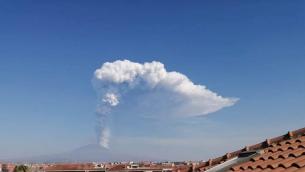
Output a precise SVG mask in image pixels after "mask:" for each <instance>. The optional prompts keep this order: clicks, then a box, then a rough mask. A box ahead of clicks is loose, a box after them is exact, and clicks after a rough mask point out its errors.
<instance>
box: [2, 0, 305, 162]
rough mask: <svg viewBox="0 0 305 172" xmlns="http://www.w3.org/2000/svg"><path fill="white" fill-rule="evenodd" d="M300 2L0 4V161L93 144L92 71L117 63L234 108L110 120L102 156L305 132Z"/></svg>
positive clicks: (236, 143)
mask: <svg viewBox="0 0 305 172" xmlns="http://www.w3.org/2000/svg"><path fill="white" fill-rule="evenodd" d="M304 5H305V4H304V1H293V2H288V1H282V2H278V1H268V2H266V1H258V2H243V1H234V2H227V1H221V2H200V1H193V3H186V2H184V1H177V2H175V3H173V1H168V2H161V1H145V2H141V1H131V2H125V1H115V2H99V1H91V2H84V1H73V2H72V1H71V2H69V1H45V2H40V1H31V3H26V2H19V3H16V2H8V1H7V2H5V1H3V2H0V14H1V15H0V21H2V22H1V23H2V24H1V27H0V40H2V41H0V69H1V72H0V78H1V85H0V97H1V98H0V121H1V122H2V124H1V125H0V136H1V137H2V138H3V139H1V140H2V142H1V143H0V152H1V154H0V159H5V158H18V157H24V156H25V155H26V156H37V155H48V154H56V153H62V152H67V151H70V150H73V149H77V148H79V147H82V146H84V145H88V144H93V143H96V142H97V139H96V132H95V128H94V126H95V125H96V115H95V110H96V104H97V95H96V92H95V90H94V88H93V86H92V79H93V77H94V71H95V70H96V69H98V68H100V67H101V66H102V65H103V64H104V63H105V62H114V61H116V60H124V59H127V60H130V61H132V62H137V63H141V64H142V63H145V62H152V61H159V62H161V63H163V64H164V66H165V68H166V69H167V71H177V72H180V73H182V74H184V75H185V76H187V77H188V78H189V79H190V80H191V81H192V82H193V83H194V84H198V85H205V86H207V89H209V90H211V91H213V92H216V93H217V94H219V95H221V96H223V97H236V98H239V101H238V102H237V103H236V104H235V105H234V106H231V107H227V108H224V109H221V110H220V111H217V112H214V113H210V114H208V115H205V116H202V117H193V118H188V119H185V120H172V121H166V122H164V121H163V122H160V121H158V120H155V119H153V118H137V119H135V118H133V116H131V115H127V116H123V115H122V114H121V115H117V116H115V115H114V116H112V117H113V118H112V119H111V121H110V122H109V124H110V125H111V126H112V133H113V134H114V135H113V136H112V139H111V144H112V145H111V147H110V150H113V151H118V152H124V153H129V154H132V153H135V154H139V155H147V154H149V155H151V156H152V157H156V156H162V157H164V158H168V159H173V160H186V159H194V160H198V159H206V158H210V157H216V156H217V155H222V154H223V153H224V152H230V151H232V150H236V149H238V148H240V147H244V146H245V145H247V144H251V143H257V142H260V141H262V140H264V139H266V138H270V137H273V136H277V135H280V134H282V133H285V132H286V131H289V130H294V129H297V128H302V127H304V122H305V118H304V115H305V106H304V102H305V77H304V73H305V51H304V50H305V49H304V47H305V42H304V40H305V22H304V21H305V10H304ZM20 140H21V141H20Z"/></svg>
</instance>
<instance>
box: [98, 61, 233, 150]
mask: <svg viewBox="0 0 305 172" xmlns="http://www.w3.org/2000/svg"><path fill="white" fill-rule="evenodd" d="M93 85H94V88H95V90H96V91H97V94H98V105H97V111H96V112H97V116H98V131H99V132H98V134H99V135H98V139H99V143H100V145H101V146H103V147H105V148H108V147H109V137H110V129H109V128H108V126H107V123H108V120H109V118H110V115H111V111H112V109H113V108H116V107H117V106H119V105H120V104H121V102H120V100H121V99H122V100H123V99H126V98H127V99H128V101H129V102H132V106H125V109H124V113H125V112H126V114H128V111H130V112H133V113H132V114H134V115H135V114H148V115H155V116H158V115H159V116H162V117H164V116H175V117H192V116H200V115H206V114H209V113H212V112H216V111H218V110H220V109H222V108H224V107H228V106H232V105H234V104H235V103H236V102H237V100H238V99H237V98H225V97H222V96H220V95H218V94H216V93H215V92H212V91H211V90H209V89H207V88H206V86H204V85H196V84H194V83H193V82H192V81H191V80H190V79H189V78H188V77H187V76H185V75H183V74H181V73H179V72H175V71H173V72H168V71H166V69H165V67H164V65H163V64H162V63H160V62H156V61H153V62H148V63H144V64H140V63H135V62H131V61H128V60H117V61H114V62H106V63H104V64H103V65H102V66H101V68H99V69H96V71H95V73H94V77H93ZM135 90H137V91H135ZM135 92H136V93H137V94H134V93H135ZM134 97H136V98H134Z"/></svg>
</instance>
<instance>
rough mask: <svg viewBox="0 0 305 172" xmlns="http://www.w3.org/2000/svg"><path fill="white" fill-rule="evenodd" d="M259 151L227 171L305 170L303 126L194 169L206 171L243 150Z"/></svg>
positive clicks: (300, 171)
mask: <svg viewBox="0 0 305 172" xmlns="http://www.w3.org/2000/svg"><path fill="white" fill-rule="evenodd" d="M258 150H261V151H260V155H258V156H255V157H252V158H250V159H249V160H248V161H246V162H242V163H240V164H236V165H234V166H233V167H231V168H230V169H229V170H228V171H231V172H233V171H234V172H243V171H250V172H254V171H272V172H273V171H276V172H281V171H283V172H287V171H288V172H289V171H299V172H305V128H302V129H299V130H295V131H290V132H288V133H287V134H285V135H282V136H279V137H275V138H272V139H267V140H265V141H264V142H261V143H258V144H255V145H252V146H246V147H245V148H243V149H241V150H238V151H235V152H232V153H228V155H230V156H226V155H227V154H226V155H224V156H222V157H218V158H215V159H211V160H209V161H208V162H205V163H201V164H200V165H199V166H198V167H197V168H196V170H197V171H206V170H207V169H210V168H212V167H214V166H216V165H218V164H221V163H222V162H223V161H227V160H229V159H230V158H233V157H237V156H238V155H239V154H240V153H241V152H244V151H258Z"/></svg>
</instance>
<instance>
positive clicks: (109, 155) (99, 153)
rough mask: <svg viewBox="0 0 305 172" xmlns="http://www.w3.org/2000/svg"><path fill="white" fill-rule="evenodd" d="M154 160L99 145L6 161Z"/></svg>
mask: <svg viewBox="0 0 305 172" xmlns="http://www.w3.org/2000/svg"><path fill="white" fill-rule="evenodd" d="M143 160H153V159H152V158H148V157H146V158H145V157H138V156H134V155H127V154H122V153H118V152H115V151H113V150H111V149H105V148H102V147H100V146H99V145H97V144H89V145H85V146H82V147H80V148H77V149H74V150H72V151H69V152H66V153H60V154H53V155H42V156H36V157H24V158H17V159H7V160H4V161H13V162H28V163H31V162H37V163H42V162H49V163H51V162H116V161H143Z"/></svg>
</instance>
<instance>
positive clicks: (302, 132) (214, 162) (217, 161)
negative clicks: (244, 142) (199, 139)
mask: <svg viewBox="0 0 305 172" xmlns="http://www.w3.org/2000/svg"><path fill="white" fill-rule="evenodd" d="M302 135H305V127H304V128H300V129H297V130H294V131H288V132H287V133H286V134H284V135H281V136H278V137H274V138H271V139H266V140H265V141H263V142H260V143H257V144H254V145H250V146H245V147H244V148H242V149H240V150H237V151H234V152H230V153H226V154H224V155H223V156H220V157H217V158H214V159H209V160H208V161H205V162H203V163H200V164H199V165H198V166H197V168H196V169H197V170H198V169H199V168H205V167H211V166H214V165H217V164H220V163H222V162H224V161H226V160H228V159H231V158H234V157H237V156H238V155H239V154H240V153H242V152H245V151H255V150H258V149H263V148H267V147H268V146H270V145H271V144H277V143H279V142H281V141H285V140H289V139H292V138H297V137H300V136H302ZM197 170H196V171H197Z"/></svg>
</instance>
